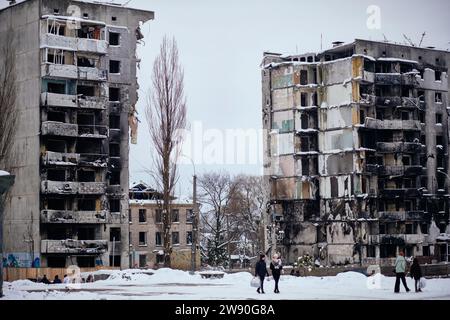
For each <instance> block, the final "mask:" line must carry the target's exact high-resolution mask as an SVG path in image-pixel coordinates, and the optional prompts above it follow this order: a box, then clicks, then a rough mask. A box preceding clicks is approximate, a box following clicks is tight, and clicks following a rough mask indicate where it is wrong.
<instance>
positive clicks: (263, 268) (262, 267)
mask: <svg viewBox="0 0 450 320" xmlns="http://www.w3.org/2000/svg"><path fill="white" fill-rule="evenodd" d="M266 276H269V272H268V271H267V265H266V256H265V255H264V254H261V255H260V256H259V261H258V262H257V263H256V267H255V277H259V281H260V283H261V284H260V286H259V288H258V290H256V291H257V292H258V293H265V292H264V278H265V277H266Z"/></svg>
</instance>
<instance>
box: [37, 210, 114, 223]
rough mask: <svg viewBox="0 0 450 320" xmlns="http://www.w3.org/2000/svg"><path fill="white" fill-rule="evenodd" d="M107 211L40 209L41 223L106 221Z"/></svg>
mask: <svg viewBox="0 0 450 320" xmlns="http://www.w3.org/2000/svg"><path fill="white" fill-rule="evenodd" d="M107 216H108V212H107V211H67V210H42V211H41V223H55V224H58V223H61V224H62V223H86V224H96V223H107Z"/></svg>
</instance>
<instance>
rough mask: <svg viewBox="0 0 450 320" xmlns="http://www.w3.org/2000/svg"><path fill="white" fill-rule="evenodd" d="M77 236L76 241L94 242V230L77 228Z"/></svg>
mask: <svg viewBox="0 0 450 320" xmlns="http://www.w3.org/2000/svg"><path fill="white" fill-rule="evenodd" d="M77 235H78V240H95V228H91V227H79V228H78V230H77Z"/></svg>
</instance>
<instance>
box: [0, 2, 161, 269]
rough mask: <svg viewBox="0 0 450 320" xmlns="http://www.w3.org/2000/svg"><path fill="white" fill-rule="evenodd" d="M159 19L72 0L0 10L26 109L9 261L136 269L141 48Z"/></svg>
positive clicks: (0, 29)
mask: <svg viewBox="0 0 450 320" xmlns="http://www.w3.org/2000/svg"><path fill="white" fill-rule="evenodd" d="M153 17H154V14H153V12H150V11H143V10H137V9H131V8H126V7H123V6H120V5H114V4H100V3H90V2H85V1H68V0H62V1H54V0H53V1H52V0H26V1H23V2H20V3H18V4H15V5H11V6H9V7H6V8H4V9H2V10H1V11H0V42H1V43H2V44H4V43H7V42H6V39H7V37H8V36H11V35H12V37H13V43H12V48H13V50H14V52H15V56H16V78H17V88H18V97H17V106H16V110H17V113H18V114H19V117H18V118H19V119H18V130H17V137H16V139H15V144H14V146H13V149H14V150H15V154H16V158H15V164H14V167H13V168H12V171H13V173H14V174H15V175H16V183H15V185H14V187H13V188H12V191H11V200H10V201H9V202H8V203H7V204H6V210H5V218H4V231H5V234H4V253H5V256H4V258H5V260H4V265H6V266H10V267H31V266H42V267H67V266H70V265H78V266H79V267H94V266H98V265H104V266H111V265H114V266H121V267H128V266H129V242H128V241H129V239H128V232H129V231H128V229H129V226H128V188H129V173H128V151H129V141H130V136H131V142H133V143H135V139H136V134H137V132H136V129H137V128H136V122H137V120H136V116H135V105H136V102H137V99H138V96H137V89H138V84H137V77H136V73H137V70H136V67H137V64H138V63H139V58H138V57H137V56H136V48H137V44H138V43H140V42H142V41H143V40H142V38H143V35H142V33H141V30H140V25H141V24H142V23H144V22H146V21H148V20H151V19H153Z"/></svg>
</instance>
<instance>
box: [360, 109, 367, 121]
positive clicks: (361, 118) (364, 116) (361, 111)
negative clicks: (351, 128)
mask: <svg viewBox="0 0 450 320" xmlns="http://www.w3.org/2000/svg"><path fill="white" fill-rule="evenodd" d="M365 122H366V112H365V111H364V110H359V123H360V124H364V123H365Z"/></svg>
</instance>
